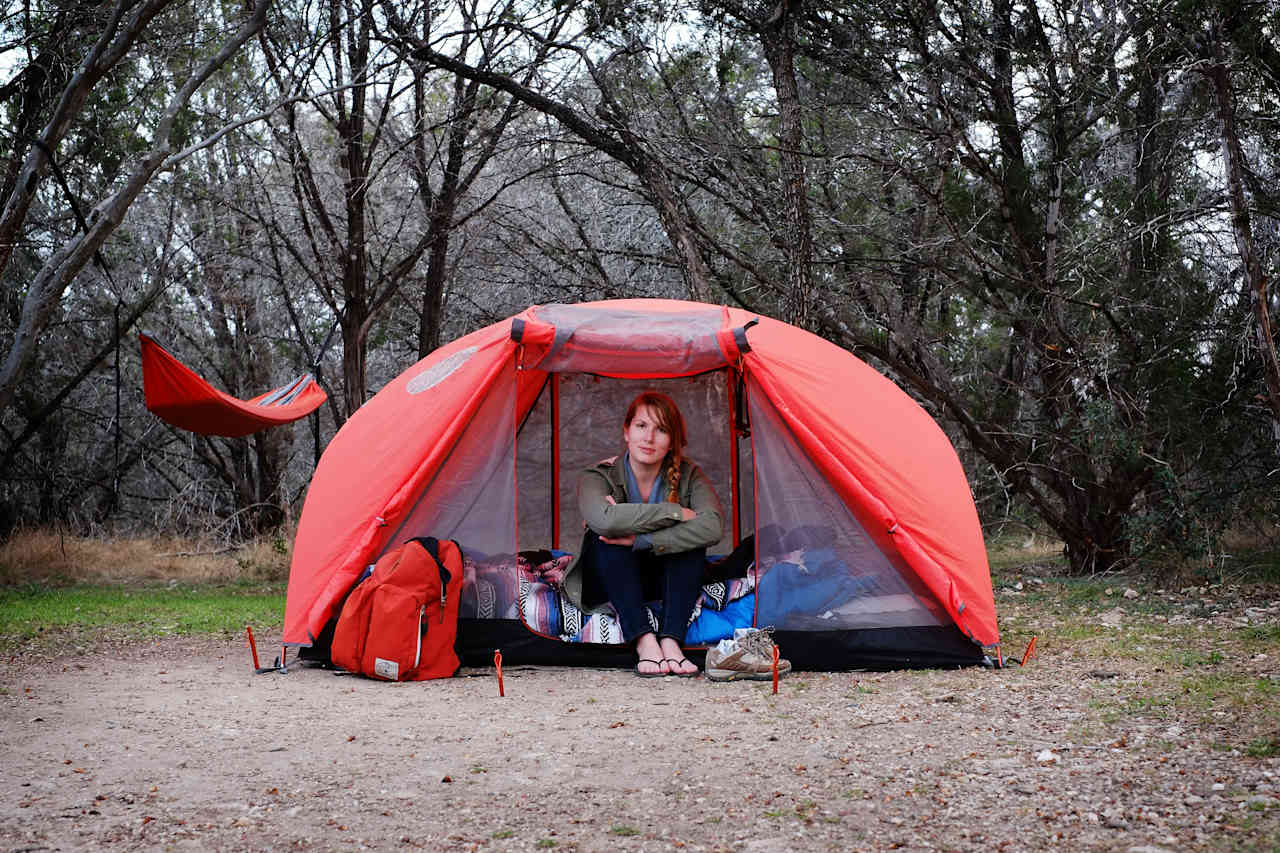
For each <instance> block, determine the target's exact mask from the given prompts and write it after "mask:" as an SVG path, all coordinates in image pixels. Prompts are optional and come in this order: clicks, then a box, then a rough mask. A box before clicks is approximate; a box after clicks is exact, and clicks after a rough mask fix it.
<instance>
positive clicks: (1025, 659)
mask: <svg viewBox="0 0 1280 853" xmlns="http://www.w3.org/2000/svg"><path fill="white" fill-rule="evenodd" d="M1035 653H1036V638H1035V637H1032V638H1031V642H1029V643H1027V650H1026V651H1025V652H1023V653H1022V665H1023V666H1026V665H1027V664H1028V663H1029V662H1030V661H1031V658H1032V657H1033V656H1034V655H1035Z"/></svg>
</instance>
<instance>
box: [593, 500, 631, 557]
mask: <svg viewBox="0 0 1280 853" xmlns="http://www.w3.org/2000/svg"><path fill="white" fill-rule="evenodd" d="M604 502H605V503H607V504H608V505H609V506H617V505H618V502H617V501H615V500H614V499H613V495H605V496H604ZM600 541H601V542H603V543H605V544H606V545H626V546H627V547H628V548H630V547H631V546H632V545H634V544H636V535H635V534H634V533H628V534H627V535H626V536H601V537H600Z"/></svg>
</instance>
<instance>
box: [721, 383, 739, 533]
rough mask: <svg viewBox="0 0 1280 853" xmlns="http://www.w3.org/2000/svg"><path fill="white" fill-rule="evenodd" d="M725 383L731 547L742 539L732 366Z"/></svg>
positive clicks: (736, 405) (735, 391)
mask: <svg viewBox="0 0 1280 853" xmlns="http://www.w3.org/2000/svg"><path fill="white" fill-rule="evenodd" d="M724 376H725V384H726V385H728V386H729V411H728V412H727V414H728V416H729V496H730V500H731V502H732V504H733V508H732V510H731V511H732V512H733V547H735V548H737V547H738V543H739V542H741V541H742V505H741V503H740V496H739V494H738V424H737V420H738V419H737V417H736V413H737V410H738V400H737V390H738V388H737V386H738V383H737V381H736V380H735V377H734V375H733V368H730V369H728V370H726V371H725V373H724Z"/></svg>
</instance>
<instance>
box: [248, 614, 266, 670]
mask: <svg viewBox="0 0 1280 853" xmlns="http://www.w3.org/2000/svg"><path fill="white" fill-rule="evenodd" d="M244 630H245V633H246V634H248V635H249V651H250V652H252V653H253V669H254V671H255V672H256V671H257V670H259V669H261V668H262V667H260V666H258V644H257V643H255V642H254V641H253V629H252V628H250V627H249V626H248V625H245V626H244Z"/></svg>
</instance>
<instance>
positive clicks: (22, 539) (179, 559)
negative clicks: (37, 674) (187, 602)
mask: <svg viewBox="0 0 1280 853" xmlns="http://www.w3.org/2000/svg"><path fill="white" fill-rule="evenodd" d="M292 541H293V536H292V532H291V531H289V532H284V533H281V534H278V535H276V536H274V537H267V538H262V539H258V540H255V541H253V542H248V543H245V544H243V545H238V546H232V547H228V546H226V545H225V544H222V543H217V544H214V543H203V542H194V541H192V540H189V539H180V538H177V537H158V536H157V537H142V538H138V537H130V538H120V539H90V538H85V537H79V536H70V535H66V534H63V533H60V532H58V531H54V530H47V529H41V530H22V531H18V532H16V533H14V535H13V536H12V537H10V538H9V540H8V541H7V542H4V543H3V544H0V585H2V586H14V585H17V584H24V583H41V584H58V585H61V584H70V583H116V582H123V581H173V580H177V581H179V582H182V583H199V582H204V583H209V582H223V581H234V580H264V581H283V580H285V579H286V578H287V577H288V574H289V552H290V546H291V543H292Z"/></svg>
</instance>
